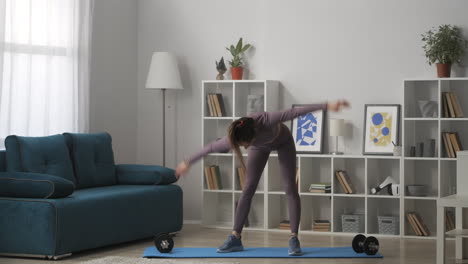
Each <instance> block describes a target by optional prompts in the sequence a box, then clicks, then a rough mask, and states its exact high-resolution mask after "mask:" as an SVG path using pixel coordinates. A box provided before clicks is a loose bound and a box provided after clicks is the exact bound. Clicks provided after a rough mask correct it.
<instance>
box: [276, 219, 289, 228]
mask: <svg viewBox="0 0 468 264" xmlns="http://www.w3.org/2000/svg"><path fill="white" fill-rule="evenodd" d="M278 228H279V229H285V230H289V229H291V224H290V223H289V220H283V221H281V222H280V225H279V226H278Z"/></svg>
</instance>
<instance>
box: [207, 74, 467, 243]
mask: <svg viewBox="0 0 468 264" xmlns="http://www.w3.org/2000/svg"><path fill="white" fill-rule="evenodd" d="M403 85H404V97H403V108H402V121H401V122H402V139H403V148H404V151H403V152H404V153H403V156H402V157H393V156H374V155H365V156H364V155H328V154H298V155H297V166H298V169H299V171H298V174H299V183H298V187H299V195H300V196H301V201H302V203H301V205H302V215H301V225H300V232H301V233H321V234H345V235H346V234H348V233H343V232H342V228H341V215H342V214H349V213H360V214H364V216H365V217H364V220H365V225H364V230H362V232H361V233H364V234H367V235H378V236H379V237H382V236H397V237H398V236H403V237H415V238H423V239H433V238H435V237H436V203H437V200H438V199H439V198H440V197H443V196H447V195H450V194H453V193H455V189H456V188H455V187H456V167H455V166H456V162H455V161H456V159H452V158H446V157H445V153H444V151H443V148H442V147H443V145H442V143H441V140H440V138H441V133H442V132H443V131H445V130H448V129H450V130H453V131H458V132H459V134H460V137H461V142H462V145H464V146H468V118H441V116H440V115H439V116H438V117H434V118H423V117H421V115H420V113H419V110H418V108H417V101H418V100H434V101H437V102H438V104H439V113H441V112H442V111H441V103H440V100H441V92H442V91H455V93H456V94H457V95H458V98H459V100H460V104H461V106H462V108H463V107H464V106H468V78H452V79H427V80H426V79H424V80H423V79H408V80H404V82H403ZM278 89H279V82H278V81H269V80H258V81H257V80H243V81H232V80H226V81H203V82H202V91H203V92H202V113H203V117H202V123H203V126H202V142H203V145H205V144H207V143H209V142H211V141H212V140H214V139H216V138H219V137H221V136H224V135H226V128H227V127H228V125H229V124H230V123H231V122H232V121H233V120H235V119H237V118H239V117H242V116H245V114H246V104H247V99H246V98H247V95H248V94H252V93H255V94H263V95H264V96H265V102H264V105H265V111H273V110H279V109H278V101H279V98H278V96H279V92H278V91H279V90H278ZM207 93H222V95H223V98H224V101H225V104H226V109H227V113H228V117H222V118H220V117H209V112H208V111H207V106H206V102H205V99H206V94H207ZM463 110H464V112H465V113H467V114H468V108H466V107H465V109H463ZM465 135H466V136H465ZM429 138H434V139H436V157H408V152H409V147H410V146H412V145H415V144H416V143H417V142H420V141H423V140H425V139H429ZM244 155H246V154H244ZM212 164H216V165H219V166H220V169H221V174H222V181H223V187H224V189H223V190H207V187H206V186H207V185H206V183H205V177H204V171H201V177H202V179H203V183H204V184H203V190H202V193H203V213H202V215H203V221H202V222H203V224H204V225H206V226H210V227H216V228H228V229H231V228H232V225H233V221H234V220H233V219H234V206H235V202H236V200H237V199H239V197H240V195H241V193H242V191H241V189H240V185H239V182H238V177H237V171H236V170H237V169H236V168H237V167H238V166H239V163H238V161H237V159H236V157H235V155H233V154H232V153H212V154H210V155H208V156H207V157H205V158H204V159H203V163H202V168H204V167H205V166H207V165H212ZM278 168H279V165H278V157H277V155H276V154H275V153H272V154H271V155H270V158H269V161H268V163H267V165H266V167H265V170H264V173H263V176H262V179H261V181H260V184H259V186H258V188H257V192H256V194H255V196H254V198H253V203H252V206H251V211H250V214H249V224H250V225H249V227H246V228H245V230H267V231H278V232H289V231H288V230H280V229H279V228H278V226H279V223H280V222H281V221H282V220H286V219H288V215H289V214H288V211H287V199H286V195H285V194H284V191H283V190H282V188H281V182H280V175H279V169H278ZM338 169H340V170H346V171H347V172H348V174H349V176H350V177H351V180H352V182H353V184H354V186H355V188H356V190H357V193H356V194H344V193H342V190H341V188H340V186H339V183H338V182H337V180H336V178H335V176H334V172H335V170H338ZM202 170H203V169H202ZM389 175H391V176H393V178H394V179H396V180H397V181H398V182H399V183H400V185H401V194H400V196H391V195H388V194H385V193H382V194H378V195H372V194H371V193H370V189H371V188H373V187H375V186H376V185H378V184H379V183H381V182H382V181H383V180H384V179H385V177H387V176H389ZM318 182H330V183H331V184H332V192H331V193H325V194H320V193H310V192H309V191H308V188H309V186H310V184H311V183H318ZM407 184H425V185H427V186H428V191H429V195H428V196H424V197H412V196H407V195H406V192H405V189H406V188H405V186H406V185H407ZM410 211H416V212H418V213H419V215H420V216H421V217H422V218H423V221H424V222H425V224H426V225H427V226H428V228H429V230H430V231H431V236H429V237H419V236H416V234H414V233H413V232H412V230H411V226H410V225H409V223H408V222H407V220H406V216H405V213H406V212H410ZM381 215H392V216H397V217H398V218H399V233H398V234H397V235H382V234H379V230H378V221H377V217H378V216H381ZM316 219H327V220H330V223H331V232H316V231H312V223H313V220H316ZM349 235H354V234H349Z"/></svg>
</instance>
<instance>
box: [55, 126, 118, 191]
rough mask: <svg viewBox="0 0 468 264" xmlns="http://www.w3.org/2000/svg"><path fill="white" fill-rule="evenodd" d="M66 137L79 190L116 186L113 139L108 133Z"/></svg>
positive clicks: (66, 134)
mask: <svg viewBox="0 0 468 264" xmlns="http://www.w3.org/2000/svg"><path fill="white" fill-rule="evenodd" d="M64 136H65V138H66V142H67V144H68V148H69V150H70V157H71V159H72V161H73V168H74V170H75V176H76V180H77V188H78V189H82V188H88V187H98V186H106V185H114V184H116V182H117V179H116V176H115V163H114V152H113V151H112V138H111V136H110V135H109V134H108V133H95V134H72V133H65V134H64Z"/></svg>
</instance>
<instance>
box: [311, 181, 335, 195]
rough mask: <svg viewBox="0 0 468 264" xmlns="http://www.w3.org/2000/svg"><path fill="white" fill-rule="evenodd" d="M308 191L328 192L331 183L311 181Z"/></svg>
mask: <svg viewBox="0 0 468 264" xmlns="http://www.w3.org/2000/svg"><path fill="white" fill-rule="evenodd" d="M309 192H312V193H330V192H331V184H330V183H312V184H311V185H310V187H309Z"/></svg>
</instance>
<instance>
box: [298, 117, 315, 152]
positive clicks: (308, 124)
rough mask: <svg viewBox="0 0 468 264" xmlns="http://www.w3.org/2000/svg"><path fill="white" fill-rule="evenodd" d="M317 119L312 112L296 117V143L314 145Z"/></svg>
mask: <svg viewBox="0 0 468 264" xmlns="http://www.w3.org/2000/svg"><path fill="white" fill-rule="evenodd" d="M317 126H318V119H317V116H314V113H308V114H306V115H303V116H300V117H298V118H297V130H296V145H300V146H315V144H316V143H317V136H316V134H317Z"/></svg>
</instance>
